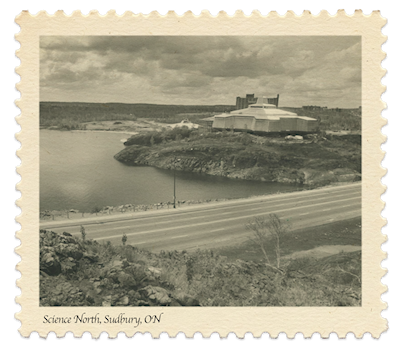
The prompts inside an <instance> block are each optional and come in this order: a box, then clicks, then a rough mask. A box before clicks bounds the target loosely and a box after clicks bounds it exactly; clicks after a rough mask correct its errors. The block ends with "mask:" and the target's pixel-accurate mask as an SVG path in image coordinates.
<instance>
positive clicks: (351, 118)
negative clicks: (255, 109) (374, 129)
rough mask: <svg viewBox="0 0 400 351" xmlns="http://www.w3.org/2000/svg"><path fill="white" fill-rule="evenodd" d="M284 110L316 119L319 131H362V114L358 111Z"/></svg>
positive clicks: (286, 108) (284, 108) (290, 108)
mask: <svg viewBox="0 0 400 351" xmlns="http://www.w3.org/2000/svg"><path fill="white" fill-rule="evenodd" d="M282 110H286V111H290V112H294V113H297V115H299V116H307V117H312V118H316V119H317V120H318V121H319V122H320V124H319V129H320V130H321V131H325V130H351V131H355V132H360V131H361V112H360V110H358V109H326V110H320V111H312V110H305V109H303V108H295V107H282Z"/></svg>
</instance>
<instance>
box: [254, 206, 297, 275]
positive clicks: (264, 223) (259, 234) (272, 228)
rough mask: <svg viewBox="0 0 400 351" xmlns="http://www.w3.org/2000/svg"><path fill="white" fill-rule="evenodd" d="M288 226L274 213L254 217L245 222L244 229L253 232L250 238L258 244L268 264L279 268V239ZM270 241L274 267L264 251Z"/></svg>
mask: <svg viewBox="0 0 400 351" xmlns="http://www.w3.org/2000/svg"><path fill="white" fill-rule="evenodd" d="M289 228H290V226H289V224H288V223H286V222H283V221H282V220H281V219H280V218H279V217H278V216H277V215H276V214H274V213H273V214H270V215H269V216H257V217H254V218H253V219H251V220H250V221H249V222H248V223H247V224H246V229H248V230H250V231H252V234H253V236H252V237H251V238H250V240H251V241H253V242H254V243H255V244H257V245H258V246H260V248H261V251H262V252H263V254H264V257H265V259H266V261H267V264H268V266H271V267H273V268H277V269H278V270H280V264H281V247H280V245H281V239H282V237H283V236H284V235H285V234H286V233H287V232H288V230H289ZM271 239H272V240H271ZM271 241H272V242H273V245H274V249H275V255H276V267H274V266H272V265H271V261H270V259H269V257H268V254H267V251H266V247H267V245H268V244H269V243H270V242H271Z"/></svg>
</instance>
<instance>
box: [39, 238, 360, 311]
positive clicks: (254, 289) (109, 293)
mask: <svg viewBox="0 0 400 351" xmlns="http://www.w3.org/2000/svg"><path fill="white" fill-rule="evenodd" d="M324 260H325V261H323V260H313V261H307V260H304V259H303V260H292V261H290V262H289V263H288V264H287V265H286V266H285V267H282V269H280V270H277V269H276V268H275V269H274V268H273V267H270V266H268V265H266V264H265V263H264V262H262V261H259V262H254V261H243V260H239V259H238V260H234V261H229V260H228V259H227V258H226V257H224V256H218V255H215V254H214V253H213V252H212V251H209V250H204V251H200V250H199V251H197V252H193V253H187V252H185V251H182V252H177V251H172V252H160V253H159V254H153V253H150V252H148V251H145V250H140V249H137V248H135V247H133V246H131V245H125V246H123V245H121V246H113V245H111V244H110V243H104V244H103V243H98V242H96V241H91V240H81V239H79V238H77V237H73V236H71V235H70V234H68V233H62V234H57V233H54V232H51V231H45V230H42V231H41V232H40V305H41V306H314V305H321V306H341V305H346V306H359V305H360V303H361V280H360V277H361V255H360V253H359V252H352V253H343V254H340V255H336V256H332V257H329V260H326V259H324Z"/></svg>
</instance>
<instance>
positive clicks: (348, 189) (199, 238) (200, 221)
mask: <svg viewBox="0 0 400 351" xmlns="http://www.w3.org/2000/svg"><path fill="white" fill-rule="evenodd" d="M270 213H275V214H277V215H278V216H279V217H280V218H281V219H283V220H287V221H289V222H290V224H291V229H292V230H293V229H299V228H306V227H313V226H316V225H321V224H325V223H330V222H335V221H340V220H344V219H349V218H353V217H359V216H361V183H354V184H351V185H344V186H337V187H328V188H323V189H316V190H309V191H300V192H294V193H284V194H278V195H269V196H260V197H256V198H250V199H240V200H232V201H224V202H220V203H212V204H202V205H193V206H188V207H184V208H178V209H175V210H173V209H170V210H158V211H152V212H136V213H130V214H124V215H115V216H108V217H107V216H102V217H96V218H86V219H80V220H68V221H62V222H61V221H58V222H46V223H41V225H40V228H41V229H50V230H53V231H55V232H63V231H66V232H68V233H71V234H73V235H80V225H84V227H85V231H86V237H87V239H95V240H98V241H102V240H106V241H108V240H109V241H111V242H112V243H114V244H120V243H121V238H122V235H123V234H126V235H127V237H128V241H127V243H128V244H131V245H133V246H137V247H142V248H146V249H148V250H151V251H153V252H159V251H160V250H166V251H167V250H194V249H197V248H215V247H218V246H226V245H231V244H234V243H238V242H241V241H243V240H245V239H247V238H248V237H249V235H250V233H249V232H248V231H246V229H245V224H246V223H247V221H248V220H250V219H251V218H252V217H254V216H260V215H268V214H270Z"/></svg>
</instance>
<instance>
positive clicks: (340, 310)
mask: <svg viewBox="0 0 400 351" xmlns="http://www.w3.org/2000/svg"><path fill="white" fill-rule="evenodd" d="M16 23H17V24H18V25H19V26H20V27H21V31H20V32H19V33H18V34H17V35H16V39H17V40H18V41H19V42H20V44H21V48H20V49H19V50H17V56H18V57H19V58H20V60H21V65H20V66H19V67H18V68H17V69H16V72H17V73H18V74H19V75H20V76H21V81H20V82H19V83H18V84H17V89H18V90H19V91H20V92H21V99H19V100H18V101H17V102H16V104H17V106H18V107H19V108H20V109H21V115H20V116H18V117H17V118H16V120H17V122H18V123H19V124H20V126H21V132H19V133H17V134H16V138H17V139H18V140H19V141H20V142H21V145H22V146H21V149H20V150H18V151H17V155H18V156H19V157H20V159H21V165H20V166H19V167H18V173H19V174H20V175H21V182H20V183H18V185H17V189H18V190H19V191H21V194H22V196H21V198H20V199H18V200H17V202H16V203H17V205H18V206H19V207H20V208H21V210H22V213H21V215H20V216H18V217H17V221H18V222H19V223H20V224H21V230H20V231H19V232H18V233H17V238H18V239H20V240H21V245H20V246H19V247H17V248H16V250H15V251H16V253H17V254H18V255H20V256H21V261H20V262H19V264H18V265H17V269H18V270H19V271H20V272H21V278H20V279H19V280H18V281H17V285H18V287H20V288H21V291H22V293H21V295H19V296H18V297H17V298H16V302H17V303H19V304H20V305H21V311H20V312H18V313H17V314H16V318H17V319H18V320H20V321H21V323H22V326H21V328H20V329H19V331H20V333H21V335H22V336H29V335H30V334H31V333H32V332H34V331H36V332H38V333H39V335H40V336H43V337H45V336H47V335H48V333H49V332H50V331H54V332H55V333H56V335H57V336H58V337H61V336H64V335H65V333H66V332H68V331H71V332H73V334H74V335H75V336H77V337H79V336H81V335H82V334H83V333H84V332H86V331H88V332H90V333H91V334H92V336H93V337H98V336H99V335H100V333H102V332H107V333H108V335H109V336H110V337H115V336H116V335H117V334H118V333H119V332H125V334H126V335H128V336H132V335H134V334H135V333H137V332H141V333H143V332H150V333H151V334H152V336H153V337H158V336H159V335H160V333H162V332H167V333H168V334H169V335H170V336H175V335H176V334H177V333H179V332H184V333H185V335H186V336H187V337H192V336H193V334H194V333H196V332H200V333H201V334H202V335H203V336H205V337H208V336H210V335H211V334H212V333H214V332H217V333H218V334H219V335H220V336H221V337H225V336H227V335H228V334H229V333H231V332H233V333H235V334H236V335H237V336H238V337H243V336H244V334H245V333H247V332H251V333H252V334H253V335H254V336H255V337H259V336H260V335H261V334H262V333H264V332H267V333H269V334H270V336H271V337H277V336H278V334H279V333H281V332H284V333H286V335H287V336H288V337H290V338H292V337H294V335H295V334H296V333H302V334H303V335H304V336H305V337H310V336H311V335H312V334H313V333H319V334H320V335H321V336H322V337H328V336H329V334H330V333H336V334H337V335H338V336H339V337H341V338H343V337H345V336H346V335H347V334H348V333H354V334H355V336H356V337H357V338H360V337H362V336H363V334H364V333H371V335H372V336H373V337H375V338H377V337H379V336H380V334H381V333H382V332H384V331H385V330H386V329H387V321H386V319H384V318H383V317H382V316H381V312H382V310H383V309H385V308H386V303H385V302H383V301H382V299H381V294H382V293H384V292H385V291H386V286H385V285H383V284H382V283H381V278H382V277H383V276H384V275H385V273H386V270H385V269H383V268H382V267H381V262H382V260H383V259H385V258H386V254H385V253H384V252H383V251H382V250H381V245H382V243H384V242H385V241H386V236H384V235H382V233H381V228H382V227H383V226H384V225H385V224H386V221H385V219H383V218H382V217H381V211H382V209H383V207H384V203H383V201H382V200H381V198H380V196H381V195H382V193H383V192H384V191H385V187H384V186H383V185H382V183H381V178H382V177H383V176H384V175H385V173H386V170H385V169H384V168H382V167H381V161H382V159H383V157H384V152H383V151H382V150H381V144H382V143H384V142H385V140H386V137H385V136H384V135H383V134H382V133H381V128H382V127H383V126H384V125H385V124H386V120H385V119H384V118H382V117H381V112H382V110H383V109H384V108H385V106H386V105H385V104H384V103H383V102H382V100H381V95H382V93H383V92H384V91H385V87H384V86H383V85H382V84H381V79H382V77H383V76H384V75H385V72H386V71H385V70H384V69H383V68H382V67H381V62H382V60H383V59H384V58H385V53H384V52H383V51H382V49H381V46H382V44H383V43H384V42H385V41H386V37H385V36H384V35H382V33H381V28H382V27H383V26H384V25H385V24H386V20H385V19H384V18H382V17H381V15H380V13H379V12H378V11H374V12H372V13H371V14H370V15H368V16H365V15H364V14H363V13H362V11H361V10H358V11H356V12H355V13H354V14H353V15H351V16H349V15H347V14H346V13H345V12H344V11H338V13H337V14H335V15H334V16H331V15H330V14H329V13H328V12H327V11H322V12H321V13H320V14H318V15H317V16H314V15H312V14H311V13H309V12H307V11H305V12H304V13H303V14H302V15H301V16H297V15H295V14H294V13H293V12H287V13H286V14H285V15H284V16H280V15H278V14H277V13H276V12H271V13H269V14H268V15H267V16H262V15H261V14H260V13H258V12H253V13H252V14H251V15H250V16H246V15H244V14H243V12H241V11H238V12H236V14H235V15H234V16H228V15H227V14H226V13H224V12H221V13H220V14H219V15H218V16H215V17H214V16H211V15H210V13H209V12H207V11H203V12H202V14H201V15H200V16H195V15H193V14H192V13H191V12H187V13H185V14H184V15H182V16H178V15H176V14H175V13H174V12H169V13H168V14H167V15H165V16H161V15H159V14H158V13H157V12H152V13H150V14H149V15H141V14H138V15H136V14H133V13H131V12H126V13H124V14H123V15H122V16H118V15H116V13H115V11H110V12H108V13H107V14H106V15H105V16H101V15H99V14H98V12H96V11H92V12H90V13H89V14H88V15H82V14H81V13H80V12H79V11H76V12H73V13H72V15H70V16H67V15H65V14H64V12H62V11H58V12H56V13H55V14H54V15H48V14H47V13H46V12H39V13H38V14H36V15H35V16H32V15H30V14H29V12H26V11H25V12H22V13H21V14H20V15H19V16H18V17H17V18H16ZM316 33H318V34H316ZM183 34H184V35H302V36H305V35H361V36H362V106H363V119H362V170H363V171H362V194H363V196H362V213H363V216H362V282H363V284H362V296H363V301H362V307H215V308H214V307H203V308H196V307H140V308H137V312H136V309H135V313H137V314H140V315H143V316H144V315H146V314H150V313H151V314H156V313H162V312H163V313H164V314H163V317H165V319H163V323H160V324H159V325H157V324H153V325H151V327H147V328H137V329H133V328H132V327H129V326H120V325H113V326H105V325H78V324H75V325H69V326H68V327H66V326H64V325H55V324H53V325H51V326H49V325H45V324H43V323H42V318H43V315H44V314H53V313H54V311H55V309H56V311H57V314H64V315H75V314H78V313H82V312H83V311H88V310H91V311H94V310H95V309H96V308H94V307H89V308H88V307H39V303H38V301H39V279H38V277H39V259H38V257H39V244H38V242H39V240H38V236H39V215H38V213H39V181H38V180H39V163H38V155H39V122H38V118H39V108H38V106H39V104H38V102H39V79H38V68H39V64H38V62H39V61H38V59H39V45H38V40H39V36H40V35H183ZM123 310H129V311H132V307H121V308H117V307H111V308H107V307H102V308H101V313H104V314H107V313H108V314H111V312H112V314H118V313H119V312H120V311H123Z"/></svg>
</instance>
